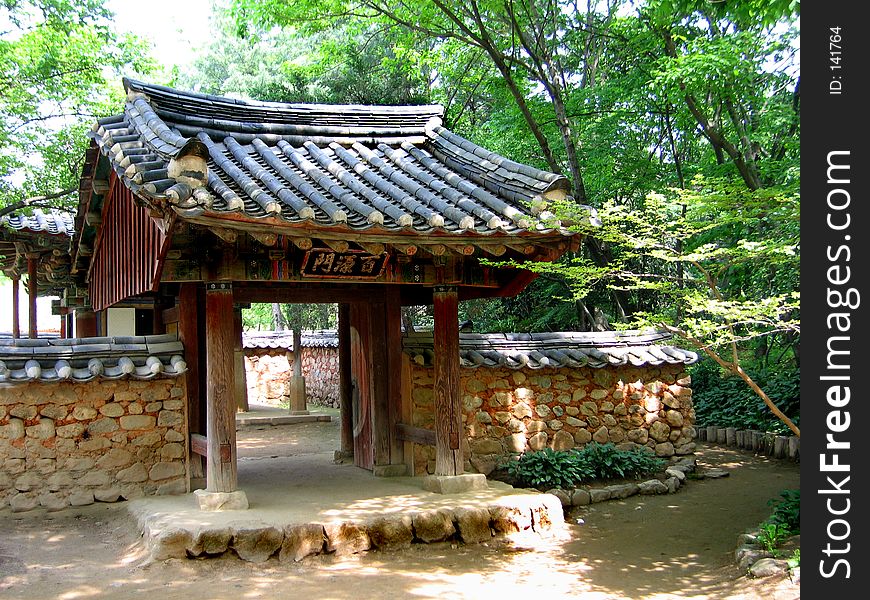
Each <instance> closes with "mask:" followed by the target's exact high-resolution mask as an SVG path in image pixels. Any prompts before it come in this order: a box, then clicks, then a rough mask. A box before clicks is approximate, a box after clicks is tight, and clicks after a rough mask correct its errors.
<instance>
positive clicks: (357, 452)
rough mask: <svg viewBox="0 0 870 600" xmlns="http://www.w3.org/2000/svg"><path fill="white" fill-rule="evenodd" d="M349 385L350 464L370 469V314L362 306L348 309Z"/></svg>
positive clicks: (372, 454)
mask: <svg viewBox="0 0 870 600" xmlns="http://www.w3.org/2000/svg"><path fill="white" fill-rule="evenodd" d="M350 322H351V325H350V351H351V367H350V368H351V382H352V384H353V456H354V459H353V460H354V464H355V465H356V466H358V467H362V468H363V469H368V470H370V471H371V470H372V469H373V468H374V450H373V446H372V377H371V369H372V363H371V357H370V354H369V353H370V350H371V338H370V335H369V333H370V329H371V321H370V313H369V311H368V310H366V307H364V306H357V305H353V306H351V309H350Z"/></svg>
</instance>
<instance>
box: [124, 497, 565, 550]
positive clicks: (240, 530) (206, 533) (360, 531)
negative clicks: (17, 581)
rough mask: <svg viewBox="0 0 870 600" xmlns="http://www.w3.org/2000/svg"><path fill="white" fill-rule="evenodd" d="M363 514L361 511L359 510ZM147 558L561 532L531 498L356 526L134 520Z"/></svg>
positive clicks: (556, 517) (552, 505)
mask: <svg viewBox="0 0 870 600" xmlns="http://www.w3.org/2000/svg"><path fill="white" fill-rule="evenodd" d="M362 512H365V511H362ZM138 521H139V527H140V528H141V529H142V531H143V536H144V538H145V543H146V546H147V548H148V550H149V552H150V555H151V558H152V559H153V560H165V559H167V558H185V557H191V556H199V557H205V556H216V555H220V554H224V553H227V552H232V553H234V554H235V555H237V556H238V557H239V558H241V559H243V560H247V561H251V562H256V563H262V562H265V561H267V560H268V559H269V558H270V557H272V556H275V557H277V558H278V560H279V561H281V562H290V561H300V560H302V559H303V558H305V557H306V556H311V555H315V554H336V555H348V554H357V553H360V552H365V551H367V550H371V549H378V550H396V549H400V548H407V547H409V546H410V545H411V544H412V543H431V542H440V541H446V540H455V541H457V542H462V543H465V544H477V543H481V542H486V541H489V540H491V539H492V538H493V537H506V538H514V537H516V538H519V539H523V536H542V537H548V536H553V535H558V534H560V533H561V532H562V531H564V527H565V520H564V513H563V509H562V505H561V503H560V502H559V499H558V498H557V497H555V496H553V495H552V494H539V493H535V492H530V493H528V494H518V495H510V496H505V497H502V498H500V499H498V500H496V501H495V502H492V503H489V504H485V503H477V502H475V501H471V502H469V500H468V499H467V498H466V499H464V500H463V501H462V502H461V503H460V505H457V506H455V507H441V508H432V509H429V510H426V509H421V510H415V511H410V512H408V511H403V512H401V513H389V514H384V515H381V516H377V517H370V518H367V519H364V520H359V521H334V522H326V523H317V522H313V523H304V524H299V523H292V524H286V525H280V524H270V523H264V522H263V521H251V522H245V521H242V520H241V519H239V520H237V521H235V522H233V523H228V524H226V525H223V526H216V525H213V526H199V525H196V524H193V523H191V522H189V521H184V522H180V523H175V522H173V520H172V517H171V516H170V515H160V514H158V515H149V514H147V513H143V514H140V515H139V516H138Z"/></svg>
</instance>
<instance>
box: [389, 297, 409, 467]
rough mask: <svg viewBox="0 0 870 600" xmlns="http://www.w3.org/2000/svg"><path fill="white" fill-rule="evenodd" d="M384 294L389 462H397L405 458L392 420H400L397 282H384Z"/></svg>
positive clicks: (400, 304) (399, 323) (400, 310)
mask: <svg viewBox="0 0 870 600" xmlns="http://www.w3.org/2000/svg"><path fill="white" fill-rule="evenodd" d="M385 296H386V302H385V303H384V309H385V312H384V326H385V329H386V350H387V386H388V387H387V410H388V411H389V413H388V422H389V434H390V464H392V465H400V464H403V463H404V462H405V444H404V443H402V440H400V439H399V438H398V437H397V436H396V424H397V423H399V422H401V420H402V376H401V375H402V354H403V353H402V303H401V295H400V289H399V286H397V285H391V286H388V288H387V290H386V294H385ZM409 472H410V473H413V471H409Z"/></svg>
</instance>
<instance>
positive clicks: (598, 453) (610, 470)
mask: <svg viewBox="0 0 870 600" xmlns="http://www.w3.org/2000/svg"><path fill="white" fill-rule="evenodd" d="M573 452H574V454H576V456H577V459H578V460H579V461H580V463H581V464H582V465H585V466H586V467H587V468H588V470H589V471H590V472H591V473H592V477H591V479H615V478H621V477H640V476H641V475H647V474H649V473H655V472H657V471H661V470H662V469H664V467H665V464H667V463H666V461H665V460H663V459H661V458H657V457H656V456H655V455H654V454H653V453H652V452H651V451H650V450H649V448H637V447H635V448H631V449H630V450H620V449H618V448H617V447H616V446H615V445H613V444H612V443H609V442H608V443H607V444H599V443H597V442H592V443H590V444H586V445H585V446H584V447H583V448H582V449H580V450H574V451H573Z"/></svg>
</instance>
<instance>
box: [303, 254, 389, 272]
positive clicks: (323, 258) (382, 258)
mask: <svg viewBox="0 0 870 600" xmlns="http://www.w3.org/2000/svg"><path fill="white" fill-rule="evenodd" d="M388 258H389V255H388V254H386V253H384V254H374V255H373V254H367V253H365V252H361V251H349V252H334V251H332V250H327V249H325V248H314V249H312V250H309V251H308V252H306V253H305V259H304V260H303V261H302V276H303V277H346V278H348V279H375V278H377V277H379V276H380V275H381V273H383V271H384V267H386V265H387V259H388Z"/></svg>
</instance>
